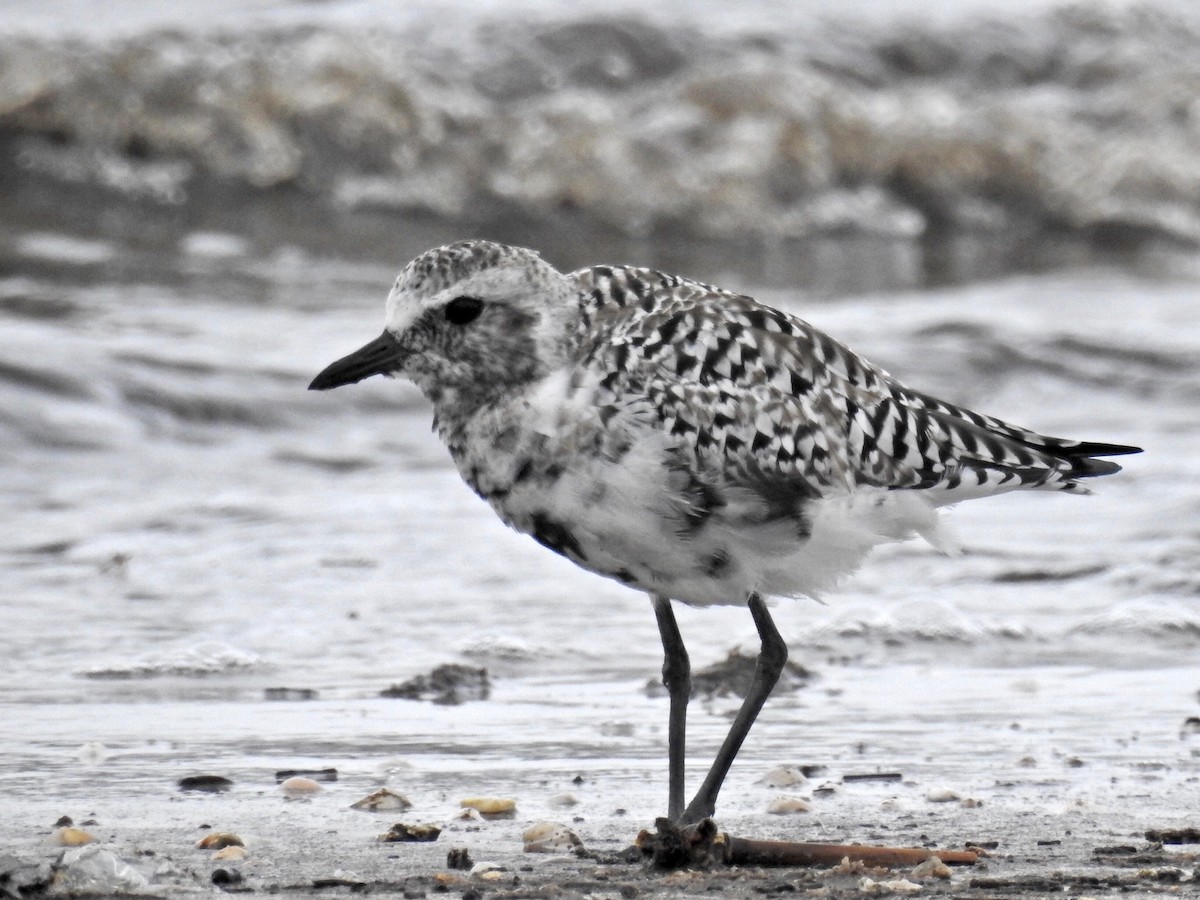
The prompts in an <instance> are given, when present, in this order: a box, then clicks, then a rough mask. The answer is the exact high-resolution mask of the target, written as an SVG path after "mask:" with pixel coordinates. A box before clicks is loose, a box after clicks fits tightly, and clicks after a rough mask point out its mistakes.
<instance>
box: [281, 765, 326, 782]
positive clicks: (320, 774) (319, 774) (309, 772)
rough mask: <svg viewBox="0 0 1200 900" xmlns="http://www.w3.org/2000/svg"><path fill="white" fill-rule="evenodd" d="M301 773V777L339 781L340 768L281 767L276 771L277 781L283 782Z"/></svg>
mask: <svg viewBox="0 0 1200 900" xmlns="http://www.w3.org/2000/svg"><path fill="white" fill-rule="evenodd" d="M297 775H299V776H300V777H301V778H311V779H312V780H313V781H337V780H338V770H337V769H333V768H328V769H281V770H280V771H278V772H276V773H275V783H276V784H282V783H283V782H285V781H287V780H288V779H289V778H295V777H296V776H297Z"/></svg>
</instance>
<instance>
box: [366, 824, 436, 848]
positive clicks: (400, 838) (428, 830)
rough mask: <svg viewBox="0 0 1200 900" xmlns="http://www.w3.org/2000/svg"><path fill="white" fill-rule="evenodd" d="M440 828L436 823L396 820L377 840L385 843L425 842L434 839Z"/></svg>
mask: <svg viewBox="0 0 1200 900" xmlns="http://www.w3.org/2000/svg"><path fill="white" fill-rule="evenodd" d="M441 833H442V829H441V828H440V827H438V826H437V825H406V824H404V823H403V822H397V823H396V824H395V825H393V826H392V827H391V828H390V829H389V830H388V832H387V834H381V835H380V836H379V840H381V841H383V842H385V843H426V842H429V841H436V840H437V839H438V835H440V834H441Z"/></svg>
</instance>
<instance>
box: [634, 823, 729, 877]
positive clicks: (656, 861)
mask: <svg viewBox="0 0 1200 900" xmlns="http://www.w3.org/2000/svg"><path fill="white" fill-rule="evenodd" d="M654 827H655V828H656V829H657V831H656V832H654V833H651V832H649V831H642V832H641V833H639V834H638V836H637V848H638V849H639V850H641V851H642V856H643V857H645V858H646V859H647V860H648V861H649V862H650V863H651V865H653V866H654V867H655V868H657V869H666V870H674V869H712V868H717V867H719V866H724V865H726V864H727V862H728V859H727V855H728V854H727V847H726V843H727V841H726V835H725V834H724V832H720V831H718V830H717V823H716V822H714V821H713V820H712V819H710V818H708V817H705V818H703V819H701V820H700V821H699V822H696V823H695V824H692V825H683V824H680V823H678V822H672V821H671V820H670V819H667V818H660V819H655V820H654Z"/></svg>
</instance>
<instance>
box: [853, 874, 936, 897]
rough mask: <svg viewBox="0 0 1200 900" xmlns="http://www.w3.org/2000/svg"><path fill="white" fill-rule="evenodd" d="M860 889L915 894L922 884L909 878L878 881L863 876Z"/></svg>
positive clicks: (881, 892) (867, 892)
mask: <svg viewBox="0 0 1200 900" xmlns="http://www.w3.org/2000/svg"><path fill="white" fill-rule="evenodd" d="M858 889H859V890H860V891H862V892H863V893H864V894H874V895H880V894H915V893H917V892H918V891H920V890H921V886H920V885H919V884H916V883H915V882H912V881H909V880H908V879H907V878H897V879H896V880H895V881H876V880H875V879H874V878H867V877H866V876H864V877H863V879H862V880H861V881H859V883H858Z"/></svg>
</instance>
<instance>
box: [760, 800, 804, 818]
mask: <svg viewBox="0 0 1200 900" xmlns="http://www.w3.org/2000/svg"><path fill="white" fill-rule="evenodd" d="M810 809H812V807H811V806H810V805H809V803H808V801H807V800H804V799H802V798H800V797H776V798H775V799H774V800H772V801H771V802H770V803H768V804H767V812H769V813H770V814H771V815H774V816H791V815H795V814H796V813H806V812H808V811H809V810H810Z"/></svg>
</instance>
